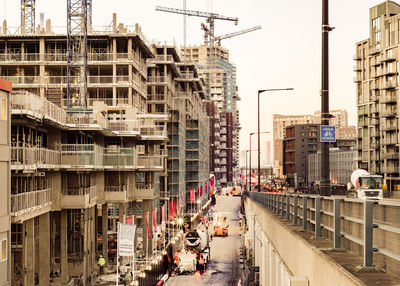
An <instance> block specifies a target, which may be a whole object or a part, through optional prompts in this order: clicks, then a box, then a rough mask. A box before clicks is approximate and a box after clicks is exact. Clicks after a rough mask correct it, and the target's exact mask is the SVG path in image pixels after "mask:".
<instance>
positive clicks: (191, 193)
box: [190, 189, 194, 203]
mask: <svg viewBox="0 0 400 286" xmlns="http://www.w3.org/2000/svg"><path fill="white" fill-rule="evenodd" d="M193 202H194V190H193V189H192V190H190V203H193Z"/></svg>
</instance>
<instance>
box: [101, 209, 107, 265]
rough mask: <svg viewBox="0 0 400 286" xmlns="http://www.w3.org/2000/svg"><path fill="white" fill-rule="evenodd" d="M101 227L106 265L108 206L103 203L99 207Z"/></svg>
mask: <svg viewBox="0 0 400 286" xmlns="http://www.w3.org/2000/svg"><path fill="white" fill-rule="evenodd" d="M101 229H102V244H103V257H104V259H105V261H106V263H107V264H106V266H107V265H108V206H107V204H103V205H102V207H101Z"/></svg>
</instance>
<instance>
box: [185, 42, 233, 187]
mask: <svg viewBox="0 0 400 286" xmlns="http://www.w3.org/2000/svg"><path fill="white" fill-rule="evenodd" d="M181 52H182V55H183V56H184V57H185V58H186V59H187V60H189V61H193V62H195V63H196V64H197V66H198V68H199V73H200V74H201V75H202V77H203V78H204V81H205V93H206V99H207V101H208V102H207V103H206V105H207V114H208V117H209V119H210V128H209V129H210V164H209V166H210V172H212V173H214V174H215V178H216V180H217V183H218V184H221V185H226V184H228V183H232V182H233V178H235V176H236V174H237V172H238V170H239V169H238V168H239V131H240V123H239V110H238V108H237V101H238V100H240V98H239V96H238V92H237V85H236V67H235V65H234V64H232V63H231V62H230V61H229V52H228V50H227V49H225V48H223V47H221V46H189V47H182V49H181Z"/></svg>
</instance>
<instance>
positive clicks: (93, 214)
mask: <svg viewBox="0 0 400 286" xmlns="http://www.w3.org/2000/svg"><path fill="white" fill-rule="evenodd" d="M96 218H97V207H96V206H94V207H93V208H92V209H91V219H90V232H91V233H92V235H93V236H92V241H91V246H90V248H91V249H90V253H89V254H90V255H91V257H90V263H91V268H90V269H91V271H96V270H97V266H96V265H97V263H96V262H97V249H98V248H97V233H98V231H97V219H96Z"/></svg>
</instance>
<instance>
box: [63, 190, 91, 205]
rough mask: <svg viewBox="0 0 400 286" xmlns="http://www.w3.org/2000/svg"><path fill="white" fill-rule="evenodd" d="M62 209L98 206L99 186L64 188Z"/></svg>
mask: <svg viewBox="0 0 400 286" xmlns="http://www.w3.org/2000/svg"><path fill="white" fill-rule="evenodd" d="M61 194H62V196H61V207H62V208H65V209H82V208H87V207H90V206H92V205H95V204H96V198H97V186H89V187H68V186H67V187H64V188H63V189H62V191H61Z"/></svg>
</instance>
